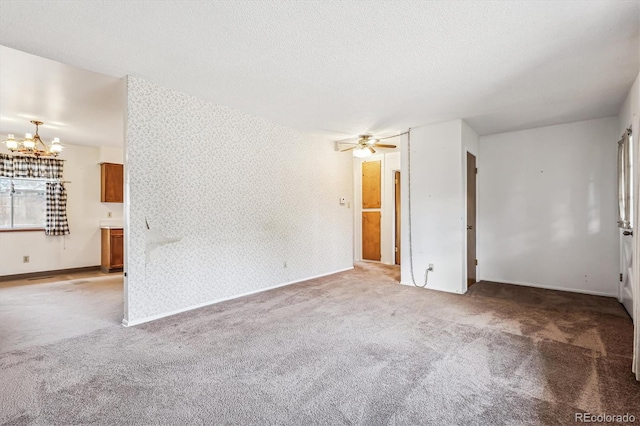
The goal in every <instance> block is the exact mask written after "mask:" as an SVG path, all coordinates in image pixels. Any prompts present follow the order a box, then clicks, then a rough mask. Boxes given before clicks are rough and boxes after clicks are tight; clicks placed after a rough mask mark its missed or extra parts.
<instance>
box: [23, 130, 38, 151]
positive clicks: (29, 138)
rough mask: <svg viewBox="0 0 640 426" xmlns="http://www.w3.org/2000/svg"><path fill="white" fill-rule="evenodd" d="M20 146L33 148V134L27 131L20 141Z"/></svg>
mask: <svg viewBox="0 0 640 426" xmlns="http://www.w3.org/2000/svg"><path fill="white" fill-rule="evenodd" d="M22 146H24V147H25V148H27V149H33V148H35V147H36V141H34V140H33V135H32V134H31V133H27V134H26V135H25V137H24V140H23V141H22Z"/></svg>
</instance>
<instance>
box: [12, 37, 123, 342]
mask: <svg viewBox="0 0 640 426" xmlns="http://www.w3.org/2000/svg"><path fill="white" fill-rule="evenodd" d="M0 49H1V51H0V55H1V56H2V59H3V60H2V63H1V64H0V105H1V108H2V117H1V119H0V136H1V139H2V140H3V141H7V142H5V143H3V144H1V145H0V156H1V159H2V167H0V341H1V342H2V343H1V344H0V352H7V351H11V350H16V349H22V348H26V347H30V346H37V345H42V344H47V343H51V342H53V341H57V340H60V339H64V338H68V337H73V336H76V335H80V334H84V333H87V332H90V331H93V330H97V329H100V328H103V327H107V326H113V325H119V324H121V322H122V319H123V316H124V308H123V300H124V282H123V273H122V270H123V268H124V261H123V257H122V240H123V238H124V235H123V234H124V229H123V225H124V224H123V218H124V199H123V196H122V194H123V180H122V168H123V163H124V116H125V106H126V91H125V86H124V85H125V81H124V80H123V79H121V78H116V77H111V76H107V75H103V74H98V73H94V72H91V71H87V70H83V69H79V68H76V67H73V66H69V65H66V64H62V63H59V62H55V61H51V60H48V59H45V58H41V57H38V56H34V55H30V54H27V53H24V52H21V51H18V50H14V49H9V48H6V47H1V46H0ZM43 94H45V96H43ZM36 134H37V135H38V136H39V138H40V139H41V141H42V142H40V141H39V140H37V138H36V137H35V136H36ZM55 138H57V139H55ZM56 144H59V146H62V147H63V148H62V149H61V150H60V148H58V147H56V148H54V146H55V145H56ZM34 146H35V149H34V148H33V147H34ZM36 150H37V151H36ZM108 165H113V166H108ZM109 167H110V168H109ZM106 168H109V170H108V171H107V170H106ZM118 169H119V172H120V176H119V177H118V176H117V175H116V174H114V173H115V171H117V170H118ZM105 232H107V235H108V238H107V239H106V240H105ZM105 249H107V255H106V256H105ZM105 262H106V263H105ZM105 265H106V266H107V267H106V268H105Z"/></svg>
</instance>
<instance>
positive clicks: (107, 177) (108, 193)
mask: <svg viewBox="0 0 640 426" xmlns="http://www.w3.org/2000/svg"><path fill="white" fill-rule="evenodd" d="M100 172H101V173H100V201H102V202H103V203H122V201H123V200H124V197H123V194H124V170H123V167H122V164H112V163H102V164H101V165H100Z"/></svg>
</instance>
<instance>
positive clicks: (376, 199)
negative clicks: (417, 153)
mask: <svg viewBox="0 0 640 426" xmlns="http://www.w3.org/2000/svg"><path fill="white" fill-rule="evenodd" d="M384 142H385V143H386V144H389V145H395V146H396V148H394V149H385V150H384V151H382V150H378V151H377V152H376V153H375V154H372V155H370V156H368V157H366V158H357V157H354V159H353V170H354V198H353V204H354V261H355V262H356V264H359V263H360V262H365V263H367V264H368V265H369V266H368V267H373V266H372V265H374V264H376V265H379V266H376V268H377V269H376V270H381V271H384V273H385V274H386V275H387V276H389V274H391V273H392V272H393V275H394V281H397V282H400V271H399V265H400V254H401V253H400V227H401V219H400V198H401V194H400V173H401V166H400V137H396V138H392V139H388V140H385V141H384ZM396 270H397V274H396V273H395V271H396ZM396 276H397V279H395V277H396Z"/></svg>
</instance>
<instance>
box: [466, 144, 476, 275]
mask: <svg viewBox="0 0 640 426" xmlns="http://www.w3.org/2000/svg"><path fill="white" fill-rule="evenodd" d="M476 172H477V169H476V157H475V156H474V155H473V154H471V153H469V152H467V287H471V286H472V285H473V284H475V282H476V265H477V260H476Z"/></svg>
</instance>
